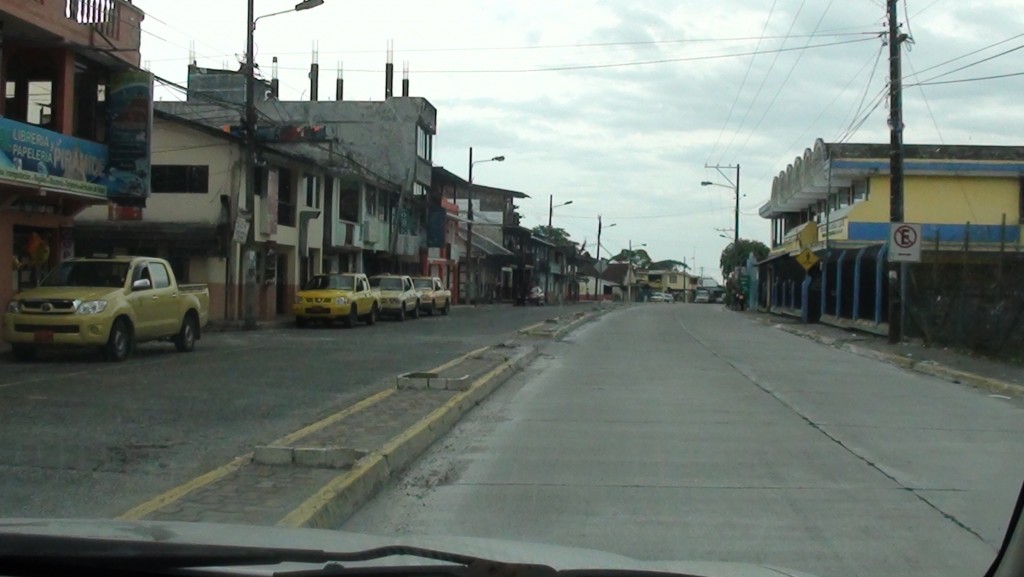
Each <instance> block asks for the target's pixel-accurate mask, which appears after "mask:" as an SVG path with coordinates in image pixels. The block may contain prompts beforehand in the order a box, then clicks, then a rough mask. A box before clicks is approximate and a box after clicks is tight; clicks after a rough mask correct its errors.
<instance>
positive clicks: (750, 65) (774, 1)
mask: <svg viewBox="0 0 1024 577" xmlns="http://www.w3.org/2000/svg"><path fill="white" fill-rule="evenodd" d="M777 1H778V0H772V6H771V8H769V9H768V17H767V18H765V19H764V26H762V27H761V36H760V37H759V38H758V39H757V44H756V45H754V51H755V52H756V51H758V50H760V49H761V42H762V41H763V40H764V38H765V32H767V31H768V23H769V22H770V21H771V19H772V14H774V13H775V5H776V4H777ZM755 60H757V56H754V57H752V58H751V59H750V62H749V63H747V70H746V71H745V72H744V73H743V80H741V81H740V87H739V89H738V90H736V96H735V97H734V98H733V99H732V104H731V105H730V106H729V114H727V115H726V116H725V123H723V124H722V129H721V130H720V131H718V138H716V139H715V145H714V146H712V147H711V152H710V153H708V157H707V158H706V159H704V164H708V163H709V162H710V161H711V157H712V156H714V155H715V152H716V151H717V150H718V145H719V144H720V143H721V142H722V135H723V134H725V129H726V128H727V127H728V126H729V121H731V120H732V114H733V112H734V111H735V110H736V103H737V102H739V100H740V95H741V94H743V89H744V88H746V86H747V78H748V77H749V76H750V71H751V70H752V69H753V68H754V61H755Z"/></svg>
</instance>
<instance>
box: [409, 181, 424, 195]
mask: <svg viewBox="0 0 1024 577" xmlns="http://www.w3.org/2000/svg"><path fill="white" fill-rule="evenodd" d="M412 194H413V196H426V195H427V187H425V186H423V185H422V184H420V183H418V182H417V183H415V184H413V185H412Z"/></svg>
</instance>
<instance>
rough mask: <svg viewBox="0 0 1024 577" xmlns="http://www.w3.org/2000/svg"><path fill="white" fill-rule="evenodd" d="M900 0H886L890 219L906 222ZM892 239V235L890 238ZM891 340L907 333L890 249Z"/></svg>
mask: <svg viewBox="0 0 1024 577" xmlns="http://www.w3.org/2000/svg"><path fill="white" fill-rule="evenodd" d="M897 4H898V0H886V6H887V8H888V17H889V222H891V223H902V222H903V221H904V214H903V72H902V67H901V63H900V56H901V53H900V45H901V44H902V43H903V41H904V40H906V35H905V34H900V26H899V22H897V20H896V17H897ZM890 242H891V239H890ZM889 255H890V256H889V257H888V258H889V259H890V260H889V342H890V343H898V342H900V340H901V339H902V337H903V325H902V322H901V320H902V319H901V314H900V310H901V308H902V303H901V302H900V299H901V298H902V295H901V294H900V263H897V262H892V257H891V255H892V250H890V251H889Z"/></svg>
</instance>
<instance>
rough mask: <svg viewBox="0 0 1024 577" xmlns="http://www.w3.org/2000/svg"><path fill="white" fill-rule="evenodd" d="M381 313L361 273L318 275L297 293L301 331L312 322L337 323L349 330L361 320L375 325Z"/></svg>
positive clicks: (297, 319) (294, 307)
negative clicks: (337, 321) (342, 324)
mask: <svg viewBox="0 0 1024 577" xmlns="http://www.w3.org/2000/svg"><path fill="white" fill-rule="evenodd" d="M380 311H381V308H380V301H379V300H378V298H377V295H376V294H375V293H374V292H373V291H372V290H371V288H370V281H369V279H367V278H366V275H364V274H360V273H339V274H318V275H315V276H313V277H312V278H310V279H309V281H307V282H306V284H305V286H303V287H302V290H301V291H299V292H298V293H296V295H295V304H293V305H292V314H293V315H295V324H296V325H297V326H300V327H302V326H306V325H307V324H309V322H310V321H323V322H326V323H331V322H333V321H336V320H340V321H342V322H343V323H344V324H345V326H348V327H354V326H355V325H356V323H357V322H359V321H360V320H362V321H364V322H365V323H366V324H368V325H372V324H374V323H376V322H377V316H378V315H379V314H380Z"/></svg>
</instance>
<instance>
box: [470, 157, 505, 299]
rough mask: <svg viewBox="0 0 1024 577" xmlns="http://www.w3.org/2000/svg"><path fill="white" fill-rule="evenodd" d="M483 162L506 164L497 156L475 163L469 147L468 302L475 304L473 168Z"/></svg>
mask: <svg viewBox="0 0 1024 577" xmlns="http://www.w3.org/2000/svg"><path fill="white" fill-rule="evenodd" d="M481 162H505V157H504V156H495V157H493V158H488V159H486V160H477V161H475V162H474V161H473V147H472V146H470V147H469V190H468V191H467V192H466V198H467V199H468V201H469V206H468V208H467V212H466V217H467V218H466V220H467V221H468V222H467V223H466V302H468V303H473V304H475V302H474V300H473V299H474V296H475V295H474V294H473V292H474V290H473V289H474V282H473V166H474V165H476V164H480V163H481Z"/></svg>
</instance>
